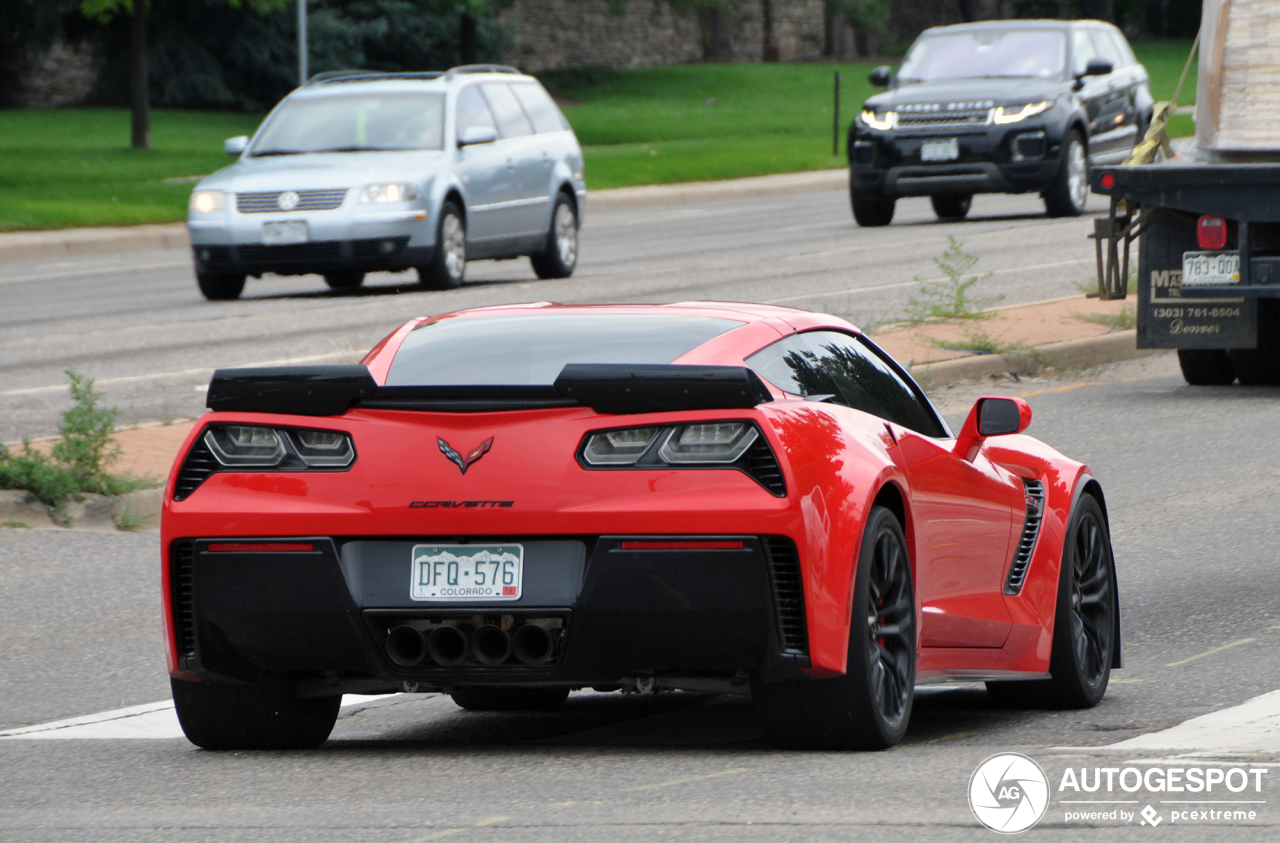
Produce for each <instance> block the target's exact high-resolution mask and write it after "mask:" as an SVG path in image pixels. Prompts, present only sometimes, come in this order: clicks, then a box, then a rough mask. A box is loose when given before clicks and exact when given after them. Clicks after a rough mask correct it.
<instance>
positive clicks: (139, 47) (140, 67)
mask: <svg viewBox="0 0 1280 843" xmlns="http://www.w3.org/2000/svg"><path fill="white" fill-rule="evenodd" d="M130 30H131V31H130V38H129V41H130V46H129V51H130V53H131V55H130V63H131V64H132V68H131V70H132V79H131V80H130V81H131V85H130V91H129V104H130V112H131V126H130V133H129V134H130V139H129V141H130V146H132V147H133V148H134V149H150V148H151V92H150V90H149V89H148V86H147V4H146V0H133V19H132V20H131V21H130Z"/></svg>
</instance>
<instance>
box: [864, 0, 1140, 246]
mask: <svg viewBox="0 0 1280 843" xmlns="http://www.w3.org/2000/svg"><path fill="white" fill-rule="evenodd" d="M871 83H872V84H873V85H878V86H882V87H887V88H888V90H886V91H885V92H884V93H881V94H876V95H875V96H873V97H871V98H870V99H869V100H867V103H866V106H865V107H864V108H863V110H862V112H861V113H860V114H859V115H858V117H857V119H856V120H854V122H853V125H852V126H851V127H850V128H849V166H850V169H851V177H850V180H849V188H850V191H851V194H852V200H853V216H854V218H855V219H856V220H857V221H858V224H859V225H864V226H875V225H888V224H889V222H890V221H891V220H892V219H893V208H894V203H895V202H896V200H897V199H898V198H899V197H901V196H929V197H931V198H932V200H933V209H934V211H935V212H936V213H937V214H938V216H939V217H941V218H943V219H960V218H962V217H964V216H965V214H967V213H968V212H969V203H970V200H971V199H972V197H973V194H975V193H1028V192H1030V191H1033V190H1034V191H1038V192H1039V193H1040V195H1041V197H1043V199H1044V204H1045V209H1046V210H1047V211H1048V212H1049V215H1050V216H1077V215H1079V214H1080V213H1081V212H1082V211H1083V210H1084V206H1085V201H1086V200H1087V199H1088V197H1089V165H1090V159H1092V162H1093V163H1098V164H1107V163H1117V162H1119V161H1121V160H1123V159H1124V158H1125V157H1126V156H1127V155H1128V154H1129V152H1130V150H1132V148H1133V146H1134V145H1135V144H1136V143H1137V142H1138V141H1139V140H1141V138H1142V135H1143V134H1145V132H1146V127H1147V125H1148V124H1149V122H1150V119H1151V110H1152V107H1153V106H1154V102H1153V100H1152V98H1151V90H1150V88H1149V87H1148V85H1147V70H1146V68H1144V67H1143V66H1142V65H1140V64H1138V62H1137V60H1136V59H1135V58H1134V57H1133V51H1132V50H1131V49H1129V43H1128V42H1127V41H1126V40H1125V37H1124V35H1122V34H1121V33H1120V30H1118V29H1116V28H1115V27H1114V26H1111V25H1109V24H1105V23H1101V22H1099V21H1050V20H1044V21H1039V20H1037V21H1020V20H1019V21H989V22H984V23H974V24H962V25H959V26H941V27H935V28H933V29H927V30H925V31H924V32H923V33H921V35H920V37H919V38H918V39H916V42H915V43H914V44H912V45H911V49H910V50H909V51H908V52H907V55H906V57H905V58H904V59H903V62H902V65H901V67H899V69H898V74H897V76H896V77H894V76H892V74H891V71H890V69H889V68H888V67H878V68H876V69H875V70H874V71H873V72H872V74H871Z"/></svg>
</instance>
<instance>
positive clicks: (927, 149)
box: [920, 138, 960, 161]
mask: <svg viewBox="0 0 1280 843" xmlns="http://www.w3.org/2000/svg"><path fill="white" fill-rule="evenodd" d="M959 157H960V140H959V139H958V138H947V139H946V140H936V141H925V142H924V143H922V144H920V160H921V161H954V160H956V159H957V158H959Z"/></svg>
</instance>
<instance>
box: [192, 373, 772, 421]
mask: <svg viewBox="0 0 1280 843" xmlns="http://www.w3.org/2000/svg"><path fill="white" fill-rule="evenodd" d="M771 400H772V396H771V395H770V393H769V389H768V387H766V386H765V385H764V381H762V380H761V379H760V376H759V375H757V374H756V373H755V372H753V371H752V370H751V369H748V368H747V367H745V366H679V365H630V364H596V363H570V364H569V365H567V366H565V367H564V369H562V370H561V372H560V376H559V377H557V378H556V381H555V383H554V384H553V385H551V386H540V385H532V386H530V385H485V386H378V384H377V383H376V382H375V381H374V380H373V377H372V376H371V375H370V374H369V370H368V369H367V368H366V367H364V366H275V367H270V368H261V369H219V370H217V371H216V372H214V373H213V379H212V380H211V381H210V382H209V393H208V398H207V400H206V406H208V407H209V409H211V410H218V411H224V412H226V411H236V412H248V413H284V414H288V415H299V416H337V415H341V414H342V413H345V412H346V411H347V410H348V409H350V408H351V407H353V406H358V407H362V408H365V409H371V410H374V409H377V410H416V411H420V412H422V411H431V412H454V413H477V412H495V411H501V410H535V409H548V408H552V407H581V406H587V407H590V408H591V409H593V410H595V411H596V412H597V413H606V414H610V415H631V414H636V413H661V412H670V411H677V410H736V409H749V408H751V407H754V406H756V405H757V404H760V403H763V402H765V401H771Z"/></svg>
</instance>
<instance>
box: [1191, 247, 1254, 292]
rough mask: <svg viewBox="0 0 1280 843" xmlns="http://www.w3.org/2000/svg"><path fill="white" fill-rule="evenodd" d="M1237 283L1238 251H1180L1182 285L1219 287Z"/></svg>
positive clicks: (1238, 272)
mask: <svg viewBox="0 0 1280 843" xmlns="http://www.w3.org/2000/svg"><path fill="white" fill-rule="evenodd" d="M1239 283H1240V253H1239V252H1183V253H1182V286H1184V287H1221V286H1228V285H1231V284H1239Z"/></svg>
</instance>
